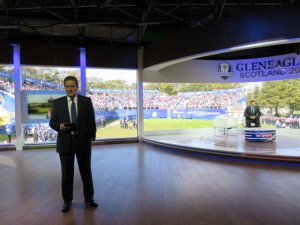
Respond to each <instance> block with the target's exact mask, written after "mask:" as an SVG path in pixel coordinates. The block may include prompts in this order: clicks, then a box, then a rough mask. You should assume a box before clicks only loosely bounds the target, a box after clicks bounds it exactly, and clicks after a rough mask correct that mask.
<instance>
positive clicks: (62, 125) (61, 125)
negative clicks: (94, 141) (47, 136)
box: [59, 123, 72, 131]
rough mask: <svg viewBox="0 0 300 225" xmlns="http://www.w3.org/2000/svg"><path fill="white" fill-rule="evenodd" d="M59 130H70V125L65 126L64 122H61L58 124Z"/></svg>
mask: <svg viewBox="0 0 300 225" xmlns="http://www.w3.org/2000/svg"><path fill="white" fill-rule="evenodd" d="M59 128H60V130H62V131H70V130H71V129H72V127H71V126H65V124H64V123H62V124H60V127H59Z"/></svg>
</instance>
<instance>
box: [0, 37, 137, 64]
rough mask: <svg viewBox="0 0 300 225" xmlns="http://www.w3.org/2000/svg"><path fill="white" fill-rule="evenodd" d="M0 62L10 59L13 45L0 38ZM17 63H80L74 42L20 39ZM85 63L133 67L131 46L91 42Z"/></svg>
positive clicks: (3, 62)
mask: <svg viewBox="0 0 300 225" xmlns="http://www.w3.org/2000/svg"><path fill="white" fill-rule="evenodd" d="M0 50H1V53H0V64H8V63H13V47H11V46H9V45H8V42H7V40H0ZM20 50H21V64H22V65H38V66H66V67H78V66H79V65H80V52H79V50H78V48H77V45H76V44H67V43H41V42H21V43H20ZM86 55H87V56H86V57H87V58H86V61H87V66H88V67H101V68H128V69H136V68H137V51H136V49H135V48H126V47H107V46H92V45H88V46H87V48H86Z"/></svg>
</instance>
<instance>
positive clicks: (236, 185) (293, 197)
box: [0, 143, 300, 225]
mask: <svg viewBox="0 0 300 225" xmlns="http://www.w3.org/2000/svg"><path fill="white" fill-rule="evenodd" d="M92 169H93V175H94V186H95V200H96V201H97V202H98V203H99V204H100V206H99V208H97V209H91V208H89V207H86V206H85V205H84V202H83V196H82V184H81V180H80V175H79V173H78V169H77V167H76V174H75V181H74V200H73V208H72V210H71V211H70V212H69V213H62V212H61V207H62V203H63V202H62V199H61V190H60V162H59V158H58V155H57V153H56V152H55V150H54V149H40V150H24V151H0V178H1V183H0V225H24V224H26V225H27V224H28V225H52V224H53V225H60V224H66V225H71V224H72V225H73V224H78V225H88V224H91V225H93V224H97V225H98V224H99V225H126V224H128V225H198V224H199V225H200V224H202V225H292V224H295V225H299V223H300V214H299V212H300V179H299V178H300V167H298V166H286V165H277V164H271V163H266V164H259V163H249V162H248V163H246V162H240V161H236V160H230V159H215V158H205V157H198V156H193V155H189V154H182V153H180V152H175V151H168V150H165V149H160V148H157V147H152V146H150V145H146V144H135V143H134V144H115V145H99V146H93V157H92Z"/></svg>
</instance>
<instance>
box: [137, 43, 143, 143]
mask: <svg viewBox="0 0 300 225" xmlns="http://www.w3.org/2000/svg"><path fill="white" fill-rule="evenodd" d="M137 53H138V70H137V106H138V107H137V114H138V138H139V141H140V142H141V140H142V138H143V136H144V108H143V82H142V71H143V48H141V49H138V52H137Z"/></svg>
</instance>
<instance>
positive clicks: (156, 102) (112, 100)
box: [88, 91, 246, 111]
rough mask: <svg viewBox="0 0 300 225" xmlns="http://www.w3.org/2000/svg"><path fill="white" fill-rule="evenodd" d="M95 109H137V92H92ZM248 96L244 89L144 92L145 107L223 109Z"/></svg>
mask: <svg viewBox="0 0 300 225" xmlns="http://www.w3.org/2000/svg"><path fill="white" fill-rule="evenodd" d="M88 96H89V97H91V99H92V101H93V104H94V107H95V110H96V111H101V110H106V111H108V110H118V109H136V108H137V99H136V94H135V93H122V92H113V93H108V92H97V93H93V92H90V93H89V94H88ZM245 97H246V92H244V91H229V92H226V91H224V92H200V93H198V92H197V93H190V94H189V95H187V94H184V95H166V94H164V93H151V94H150V93H147V94H145V93H144V99H143V101H144V108H145V109H221V108H228V107H229V106H232V105H234V104H236V103H237V102H238V101H239V100H241V99H243V98H245Z"/></svg>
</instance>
